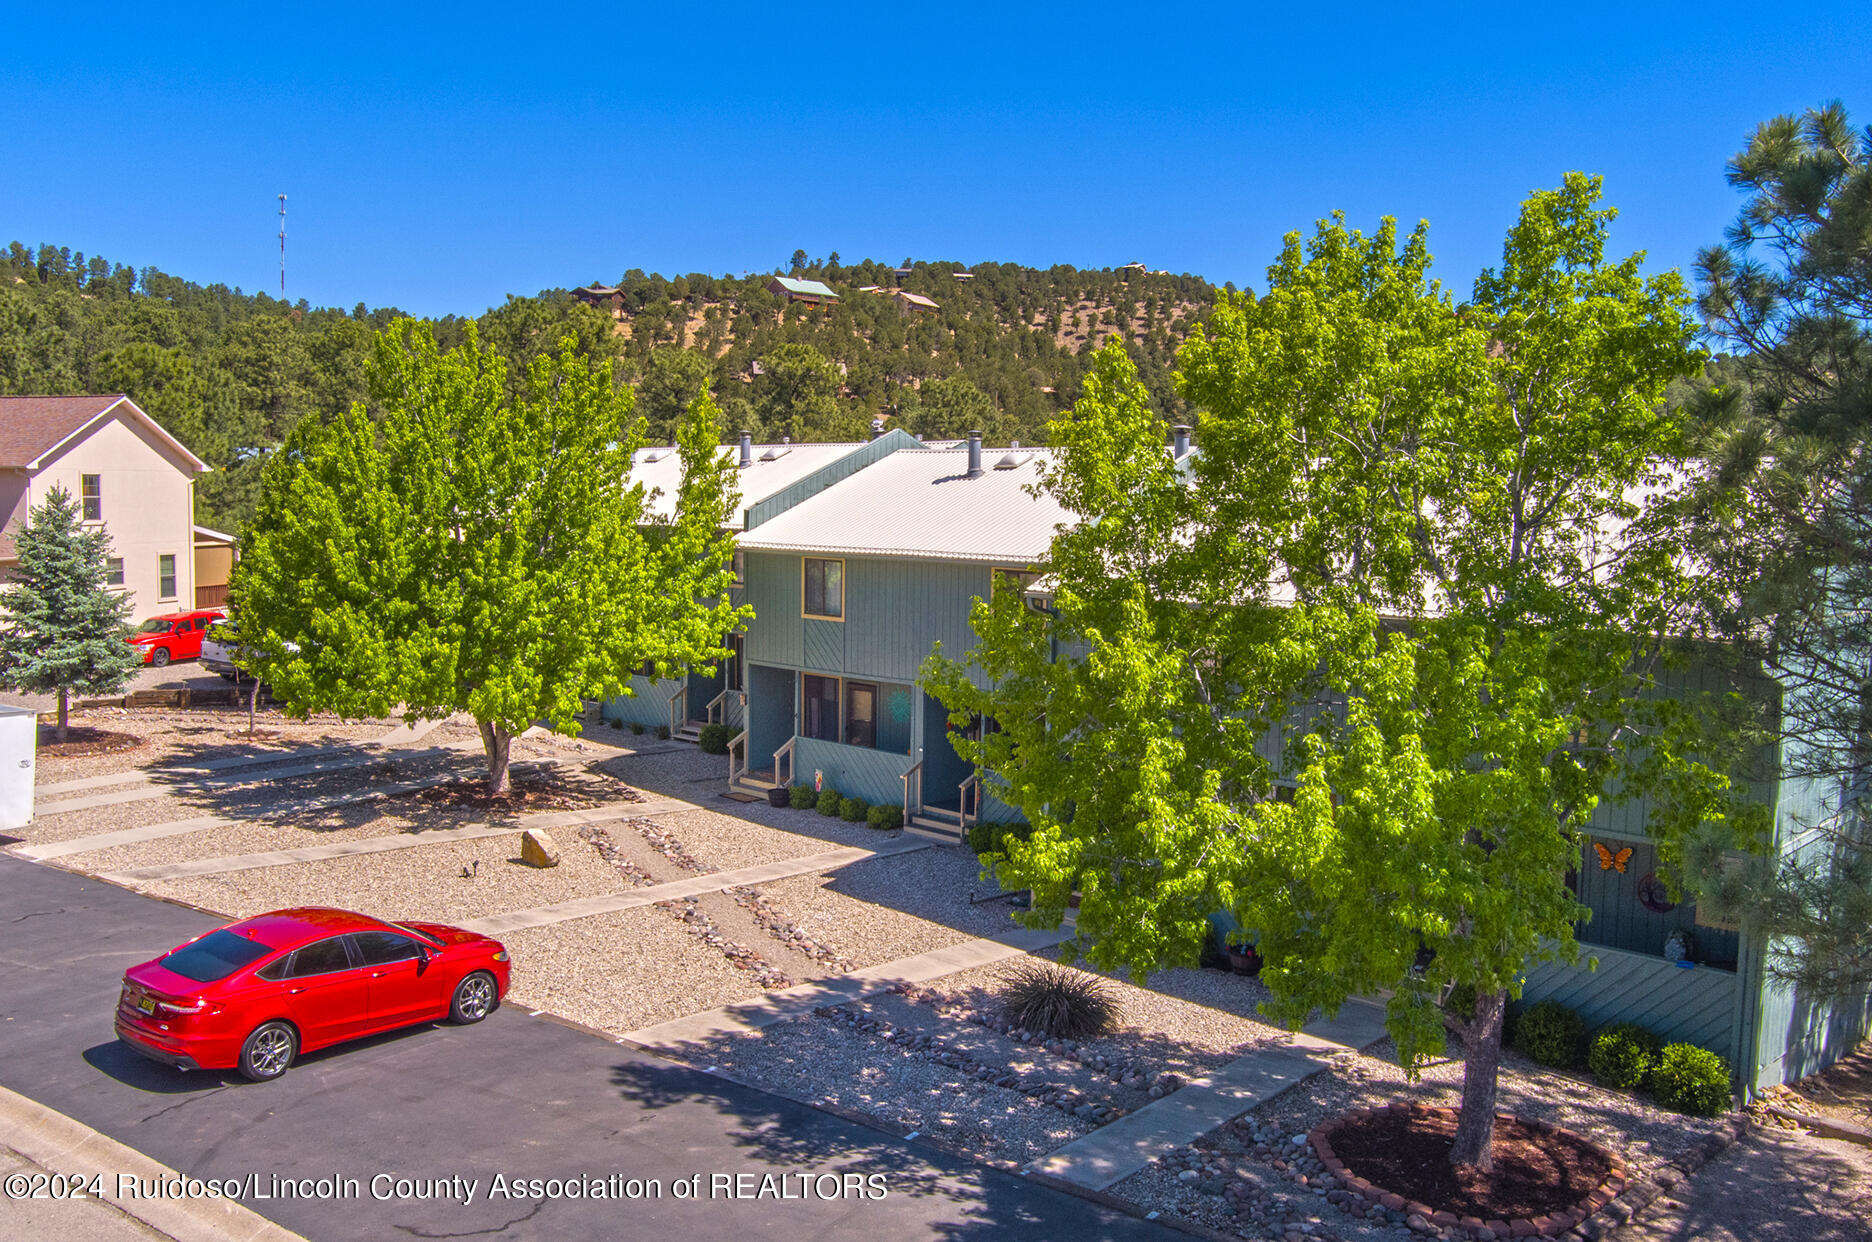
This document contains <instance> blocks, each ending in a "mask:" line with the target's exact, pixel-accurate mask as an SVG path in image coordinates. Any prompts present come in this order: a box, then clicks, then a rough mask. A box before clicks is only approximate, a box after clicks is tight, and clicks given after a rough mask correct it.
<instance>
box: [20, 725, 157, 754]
mask: <svg viewBox="0 0 1872 1242" xmlns="http://www.w3.org/2000/svg"><path fill="white" fill-rule="evenodd" d="M65 733H66V737H65V740H64V741H62V742H61V741H59V740H58V726H56V725H40V726H39V756H40V758H42V759H76V758H78V757H80V756H82V755H108V754H111V753H113V752H115V751H120V750H135V749H136V748H137V747H139V746H141V745H143V742H144V739H143V738H140V737H138V736H137V735H136V734H134V733H116V732H113V731H112V730H110V729H99V728H96V727H94V726H92V725H71V726H70V727H68V728H67V729H66V730H65Z"/></svg>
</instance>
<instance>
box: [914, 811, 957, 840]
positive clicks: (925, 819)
mask: <svg viewBox="0 0 1872 1242" xmlns="http://www.w3.org/2000/svg"><path fill="white" fill-rule="evenodd" d="M904 831H905V832H907V833H910V834H911V835H912V836H918V837H928V838H929V839H930V840H932V841H941V842H942V843H943V844H944V845H961V844H962V843H963V841H964V840H965V839H966V838H965V836H964V834H963V832H962V825H961V824H960V823H957V822H955V821H953V820H941V819H931V818H930V816H929V812H928V810H927V808H926V809H925V810H922V811H919V812H917V813H916V814H915V815H912V816H911V817H910V822H909V823H907V824H905V825H904Z"/></svg>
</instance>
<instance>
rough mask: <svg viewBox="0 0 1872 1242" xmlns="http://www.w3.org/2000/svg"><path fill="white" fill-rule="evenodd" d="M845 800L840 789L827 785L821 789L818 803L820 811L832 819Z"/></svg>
mask: <svg viewBox="0 0 1872 1242" xmlns="http://www.w3.org/2000/svg"><path fill="white" fill-rule="evenodd" d="M844 801H845V799H844V798H843V797H841V796H840V795H839V791H838V790H836V789H834V788H832V787H831V786H830V785H827V786H826V787H825V788H824V789H821V790H820V791H819V802H818V804H817V805H818V808H819V813H820V814H821V815H823V816H825V817H826V818H827V819H831V818H832V817H833V816H834V815H837V814H838V813H839V804H840V803H842V802H844Z"/></svg>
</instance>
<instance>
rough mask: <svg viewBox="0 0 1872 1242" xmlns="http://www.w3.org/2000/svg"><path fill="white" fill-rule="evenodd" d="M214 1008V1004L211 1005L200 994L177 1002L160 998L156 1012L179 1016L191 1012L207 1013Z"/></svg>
mask: <svg viewBox="0 0 1872 1242" xmlns="http://www.w3.org/2000/svg"><path fill="white" fill-rule="evenodd" d="M213 1008H214V1006H212V1005H210V1004H209V1003H208V1002H207V1001H206V1000H204V999H203V998H201V997H199V996H198V997H196V998H195V999H194V1000H193V1001H183V1002H177V1001H169V1000H159V1001H157V1002H156V1012H157V1013H158V1014H175V1015H176V1016H178V1017H181V1016H184V1015H189V1014H198V1013H207V1012H210V1011H211V1010H213Z"/></svg>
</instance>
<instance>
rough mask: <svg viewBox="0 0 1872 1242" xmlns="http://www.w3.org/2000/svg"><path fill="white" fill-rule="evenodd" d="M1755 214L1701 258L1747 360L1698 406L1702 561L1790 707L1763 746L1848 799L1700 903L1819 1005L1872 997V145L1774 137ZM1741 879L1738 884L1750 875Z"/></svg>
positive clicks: (1812, 132)
mask: <svg viewBox="0 0 1872 1242" xmlns="http://www.w3.org/2000/svg"><path fill="white" fill-rule="evenodd" d="M1728 177H1729V182H1730V184H1731V185H1733V186H1735V187H1737V188H1738V189H1740V190H1743V191H1744V192H1745V193H1746V194H1747V196H1748V197H1747V200H1746V201H1745V203H1744V204H1743V207H1742V210H1741V212H1740V214H1739V215H1738V217H1737V219H1736V222H1735V224H1734V225H1732V226H1731V227H1730V229H1729V239H1728V242H1727V243H1726V244H1725V245H1722V246H1715V247H1711V248H1709V249H1707V250H1705V251H1704V252H1703V253H1702V254H1701V255H1700V256H1699V258H1698V263H1697V267H1698V274H1699V278H1700V280H1699V284H1700V293H1701V297H1700V299H1699V306H1700V309H1701V310H1702V312H1703V317H1704V321H1705V323H1706V325H1707V327H1708V330H1709V332H1710V334H1711V335H1712V336H1713V337H1714V338H1715V339H1716V340H1717V341H1718V342H1720V343H1721V344H1722V345H1724V346H1726V347H1728V348H1729V349H1731V350H1733V351H1734V356H1733V357H1732V358H1730V359H1727V360H1726V362H1727V365H1725V366H1724V367H1723V368H1721V370H1720V371H1717V372H1714V373H1713V374H1712V375H1711V377H1710V382H1709V383H1707V384H1705V385H1703V386H1702V387H1701V388H1700V389H1699V390H1698V391H1696V392H1694V393H1692V394H1691V396H1690V398H1689V401H1688V404H1689V405H1690V407H1691V408H1692V409H1693V410H1694V411H1695V413H1696V415H1697V417H1698V420H1699V423H1698V430H1699V432H1700V433H1701V437H1702V439H1701V448H1702V450H1703V456H1704V462H1705V465H1706V469H1705V470H1704V472H1703V475H1702V483H1703V486H1702V489H1701V491H1700V493H1699V495H1698V496H1697V498H1696V499H1697V508H1696V516H1697V518H1698V519H1699V520H1698V531H1699V535H1700V539H1699V541H1698V546H1699V551H1700V552H1702V554H1703V556H1704V559H1705V563H1706V564H1707V565H1708V566H1709V567H1710V569H1711V571H1712V572H1711V573H1710V576H1709V582H1710V583H1711V585H1712V586H1713V587H1714V588H1715V589H1714V590H1713V592H1712V596H1713V598H1712V601H1711V602H1712V605H1713V608H1714V611H1715V615H1716V618H1717V621H1718V624H1719V626H1720V628H1721V629H1722V631H1723V632H1725V633H1727V634H1728V635H1730V636H1731V637H1733V638H1736V639H1742V640H1747V641H1750V642H1752V643H1757V644H1759V646H1760V649H1761V650H1762V652H1763V654H1764V659H1765V661H1766V663H1767V666H1768V668H1769V670H1770V671H1771V672H1772V673H1773V674H1774V675H1775V677H1776V678H1777V680H1779V681H1780V683H1781V684H1782V686H1783V687H1785V690H1786V693H1785V694H1784V695H1783V696H1782V698H1781V699H1780V701H1779V703H1778V704H1776V705H1775V706H1776V708H1777V710H1776V711H1775V712H1773V713H1772V714H1770V715H1768V716H1767V717H1766V718H1765V719H1764V721H1763V725H1764V728H1765V731H1766V732H1768V733H1769V735H1770V736H1771V737H1772V738H1773V740H1775V741H1777V742H1779V743H1780V750H1781V752H1782V754H1783V763H1784V766H1785V770H1786V773H1787V774H1788V775H1789V776H1794V777H1805V778H1809V779H1811V780H1813V781H1815V782H1816V783H1818V784H1820V785H1821V786H1822V787H1824V788H1827V789H1830V790H1832V791H1834V792H1833V794H1832V795H1831V796H1830V797H1828V798H1827V799H1826V802H1825V805H1824V806H1823V808H1822V813H1821V814H1820V815H1819V816H1817V817H1816V818H1815V822H1812V823H1809V824H1805V825H1802V829H1803V833H1802V835H1803V837H1804V838H1805V841H1806V843H1805V845H1804V847H1803V848H1801V849H1800V850H1798V851H1796V852H1792V853H1790V854H1788V855H1787V856H1785V857H1782V858H1772V857H1766V856H1756V857H1754V858H1752V859H1746V860H1736V859H1733V858H1725V857H1724V856H1723V850H1722V848H1721V842H1720V841H1711V842H1707V843H1705V844H1704V845H1703V847H1702V848H1701V849H1699V850H1698V851H1697V857H1696V860H1695V866H1694V868H1693V870H1694V871H1695V873H1696V883H1697V886H1698V887H1699V888H1700V889H1701V897H1702V900H1703V902H1704V904H1706V905H1708V906H1710V907H1712V908H1714V909H1718V910H1722V911H1727V912H1730V913H1732V914H1734V915H1736V916H1737V917H1739V918H1741V919H1743V920H1745V921H1746V922H1747V923H1748V924H1750V926H1751V927H1752V929H1753V930H1755V931H1756V932H1757V933H1759V934H1762V935H1764V936H1765V937H1767V938H1768V939H1769V941H1770V943H1771V945H1772V949H1771V952H1770V956H1769V961H1768V968H1769V970H1770V971H1771V972H1772V973H1774V974H1775V975H1776V976H1778V977H1780V978H1782V979H1784V980H1786V981H1789V982H1792V983H1794V984H1797V985H1799V986H1800V987H1801V988H1802V989H1803V990H1804V991H1806V992H1807V993H1808V994H1809V995H1822V996H1836V997H1837V996H1853V995H1862V994H1863V993H1864V992H1865V991H1866V990H1867V989H1868V988H1872V839H1868V828H1867V824H1868V815H1872V802H1869V799H1868V794H1869V793H1872V762H1869V761H1868V758H1867V756H1868V754H1869V753H1872V671H1869V670H1872V608H1869V607H1868V601H1872V132H1861V131H1855V130H1854V129H1853V128H1852V125H1851V123H1850V122H1849V121H1848V119H1847V114H1846V110H1845V109H1844V108H1843V107H1842V106H1841V105H1840V104H1838V103H1832V104H1828V105H1827V106H1825V107H1823V108H1818V109H1814V110H1811V111H1809V112H1807V113H1805V114H1804V115H1802V116H1799V117H1795V116H1780V117H1776V118H1775V119H1773V120H1771V121H1768V122H1766V123H1765V124H1763V125H1761V126H1760V127H1759V128H1758V129H1757V130H1756V131H1755V133H1754V134H1753V135H1751V137H1750V138H1749V141H1748V145H1747V146H1746V147H1745V148H1744V149H1743V150H1742V151H1741V152H1740V153H1738V154H1737V155H1736V156H1735V158H1734V159H1733V160H1731V161H1730V163H1729V168H1728ZM1738 862H1740V863H1741V865H1739V866H1738V865H1737V863H1738Z"/></svg>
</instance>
